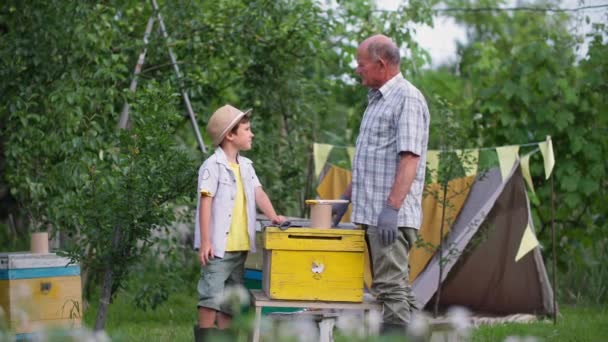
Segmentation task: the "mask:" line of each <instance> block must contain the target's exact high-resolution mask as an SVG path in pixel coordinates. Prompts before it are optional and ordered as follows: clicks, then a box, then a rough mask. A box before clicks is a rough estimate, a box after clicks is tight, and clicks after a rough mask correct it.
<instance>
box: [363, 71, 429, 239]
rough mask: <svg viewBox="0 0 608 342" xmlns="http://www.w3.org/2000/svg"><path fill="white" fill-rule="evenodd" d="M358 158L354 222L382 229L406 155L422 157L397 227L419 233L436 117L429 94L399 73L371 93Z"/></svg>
mask: <svg viewBox="0 0 608 342" xmlns="http://www.w3.org/2000/svg"><path fill="white" fill-rule="evenodd" d="M367 97H368V105H367V109H366V110H365V113H364V114H363V119H362V121H361V128H360V132H359V136H358V138H357V145H356V149H355V158H354V160H353V182H352V185H353V192H352V203H353V219H352V221H353V222H355V223H358V224H366V225H371V226H376V225H377V221H378V215H379V214H380V211H381V210H382V208H383V206H384V204H385V203H386V201H387V199H388V195H389V194H390V191H391V187H392V185H393V182H394V180H395V175H396V172H397V166H398V163H399V153H400V152H412V153H414V154H416V155H419V156H420V161H419V164H418V169H417V171H416V177H415V179H414V182H413V183H412V187H411V189H410V192H409V193H408V194H407V196H406V198H405V201H404V202H403V205H402V206H401V210H399V215H398V221H397V225H398V226H399V227H411V228H416V229H419V228H420V225H421V223H422V192H423V189H424V173H425V169H426V150H427V143H428V140H429V122H430V115H429V110H428V107H427V104H426V100H425V99H424V96H423V95H422V94H421V93H420V91H419V90H418V89H417V88H416V87H414V86H413V85H412V84H411V83H410V82H408V81H407V80H406V79H405V78H403V75H401V73H399V74H398V75H396V76H395V77H393V78H392V79H390V80H389V81H388V82H387V83H385V84H384V85H383V86H382V87H381V88H380V89H378V90H374V89H371V90H370V91H369V93H368V96H367Z"/></svg>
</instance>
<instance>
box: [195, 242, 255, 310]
mask: <svg viewBox="0 0 608 342" xmlns="http://www.w3.org/2000/svg"><path fill="white" fill-rule="evenodd" d="M245 259H247V252H245V251H243V252H226V253H224V257H223V258H218V257H214V258H213V259H210V260H209V262H207V264H206V265H205V266H202V267H201V278H200V279H199V281H198V307H199V308H200V307H205V308H209V309H213V310H216V311H221V312H223V313H226V314H229V315H230V314H232V310H231V308H230V305H229V303H222V299H223V297H224V290H225V289H226V288H228V287H231V286H242V285H243V277H244V275H245Z"/></svg>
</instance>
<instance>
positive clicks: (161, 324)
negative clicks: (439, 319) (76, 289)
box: [84, 291, 608, 342]
mask: <svg viewBox="0 0 608 342" xmlns="http://www.w3.org/2000/svg"><path fill="white" fill-rule="evenodd" d="M195 306H196V294H195V292H194V291H193V292H192V293H179V294H172V295H171V296H170V297H169V300H168V301H167V302H165V303H164V304H162V305H160V306H159V307H158V308H157V309H156V310H154V311H151V310H148V311H143V310H138V309H135V306H134V304H133V302H132V300H131V298H130V297H129V294H128V293H124V292H123V293H121V295H119V296H118V297H117V299H116V301H115V302H114V303H113V304H112V305H110V310H109V314H108V321H107V323H106V331H107V333H108V335H109V336H110V338H111V339H112V341H145V342H152V341H192V339H193V335H192V326H193V324H194V323H195V321H196V307H195ZM94 315H95V312H94V310H93V309H91V310H88V311H87V313H86V314H85V317H84V318H85V324H86V325H87V326H88V327H92V326H93V325H94V322H95V317H94ZM510 336H519V337H522V338H523V337H525V336H535V337H536V338H538V341H606V340H608V309H607V308H605V307H601V306H597V307H571V306H567V307H562V308H561V315H560V316H559V317H558V323H557V325H553V322H552V321H548V322H536V323H527V324H513V323H509V324H503V325H494V326H482V327H480V328H478V329H476V330H474V331H473V333H472V336H471V339H470V340H471V341H504V340H505V339H506V338H507V337H510Z"/></svg>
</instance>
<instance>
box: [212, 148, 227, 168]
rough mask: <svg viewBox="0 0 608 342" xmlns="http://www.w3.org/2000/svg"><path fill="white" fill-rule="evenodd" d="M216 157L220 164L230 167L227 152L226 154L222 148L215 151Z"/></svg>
mask: <svg viewBox="0 0 608 342" xmlns="http://www.w3.org/2000/svg"><path fill="white" fill-rule="evenodd" d="M215 156H216V158H217V162H218V163H220V164H223V165H226V166H228V158H226V152H224V150H223V149H222V148H221V147H220V146H218V147H217V148H216V149H215Z"/></svg>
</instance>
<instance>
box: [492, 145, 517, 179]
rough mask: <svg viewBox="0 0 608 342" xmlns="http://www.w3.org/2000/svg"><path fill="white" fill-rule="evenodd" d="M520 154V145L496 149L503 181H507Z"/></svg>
mask: <svg viewBox="0 0 608 342" xmlns="http://www.w3.org/2000/svg"><path fill="white" fill-rule="evenodd" d="M518 152H519V145H510V146H501V147H497V148H496V153H497V154H498V163H499V164H500V174H501V175H502V180H505V179H507V177H508V176H509V173H510V172H511V170H512V169H513V164H515V160H517V157H518V155H517V153H518Z"/></svg>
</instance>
